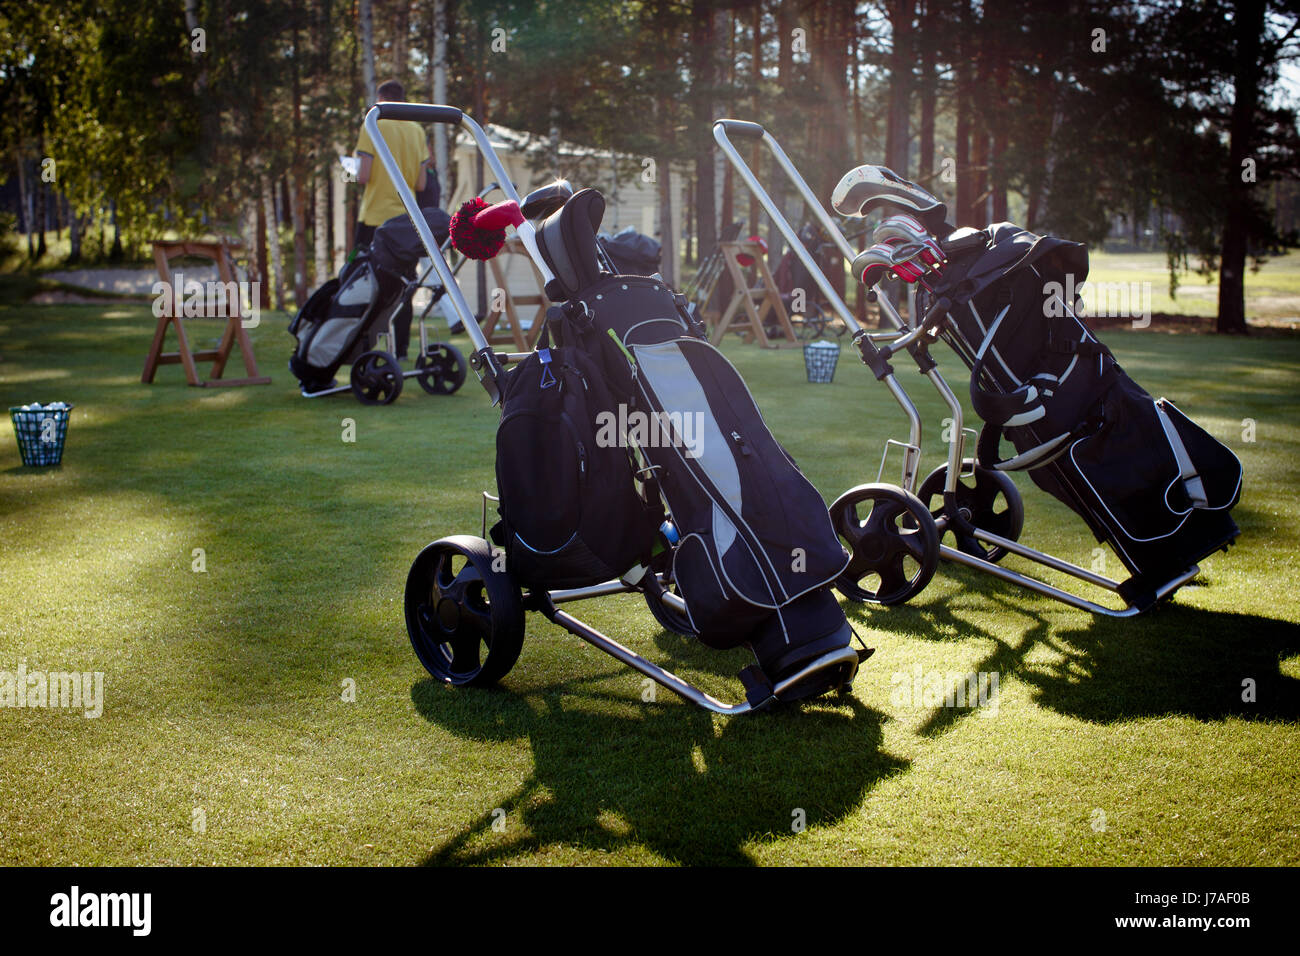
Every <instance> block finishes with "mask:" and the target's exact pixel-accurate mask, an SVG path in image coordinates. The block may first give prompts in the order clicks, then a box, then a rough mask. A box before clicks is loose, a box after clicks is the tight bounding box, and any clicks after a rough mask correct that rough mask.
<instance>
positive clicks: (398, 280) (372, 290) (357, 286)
mask: <svg viewBox="0 0 1300 956" xmlns="http://www.w3.org/2000/svg"><path fill="white" fill-rule="evenodd" d="M422 212H423V213H424V218H425V221H426V222H427V223H428V224H429V227H430V229H432V230H433V234H434V238H435V239H436V240H437V241H438V243H439V244H442V243H443V242H444V241H445V240H446V238H447V231H448V227H449V225H450V221H451V220H450V217H449V216H448V215H447V213H446V212H445V211H443V210H441V209H424V210H422ZM422 255H424V251H423V246H421V244H420V237H419V234H418V233H416V231H415V227H414V226H413V225H411V221H410V219H408V218H407V217H406V216H404V215H403V216H394V217H393V218H392V219H389V220H388V221H387V222H385V223H384V224H383V225H381V226H380V227H379V228H378V229H376V230H375V235H374V238H373V239H372V240H371V242H370V246H369V248H360V249H358V250H357V253H356V255H355V256H353V257H352V259H351V260H349V261H348V263H347V264H346V265H344V267H343V268H342V269H341V270H340V271H339V274H338V276H337V277H335V278H333V279H330V280H329V281H328V282H326V283H325V284H324V285H322V286H321V287H320V288H319V289H317V290H316V291H315V292H313V293H312V295H311V297H310V298H309V299H308V300H307V303H306V304H305V305H304V306H303V307H302V308H301V309H300V310H299V311H298V314H297V315H296V316H294V319H293V321H292V322H290V323H289V334H290V335H292V336H293V337H294V338H295V339H296V340H297V346H296V347H295V349H294V354H293V357H292V358H291V359H290V360H289V369H290V371H292V372H293V374H294V375H295V376H297V378H298V381H299V382H301V383H302V386H303V389H304V391H307V392H313V391H317V390H319V389H321V388H326V387H328V386H329V384H330V382H331V380H332V379H333V378H334V375H335V373H336V372H337V371H338V369H339V366H340V365H347V364H350V363H351V362H353V361H354V360H355V359H356V358H357V356H358V355H360V354H361V353H362V352H364V351H366V350H367V349H369V348H371V347H373V342H374V339H375V337H376V336H377V335H378V334H379V333H380V332H382V331H385V330H386V328H387V323H388V320H389V318H390V316H393V315H395V314H396V312H397V311H398V310H399V309H400V308H401V307H402V306H403V305H404V304H405V303H406V302H407V301H409V297H410V296H411V295H413V294H414V292H415V288H416V287H415V285H414V284H413V283H410V282H407V281H406V280H408V279H410V278H412V277H414V274H415V265H416V263H417V262H419V260H420V257H421V256H422Z"/></svg>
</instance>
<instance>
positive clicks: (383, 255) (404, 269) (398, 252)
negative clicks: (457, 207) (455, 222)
mask: <svg viewBox="0 0 1300 956" xmlns="http://www.w3.org/2000/svg"><path fill="white" fill-rule="evenodd" d="M420 212H421V213H422V214H423V215H424V221H425V222H426V223H428V224H429V229H430V231H432V232H433V238H434V241H435V242H437V243H438V245H440V246H441V245H442V244H443V243H445V242H446V241H447V235H448V233H449V231H450V230H451V216H449V215H448V214H447V212H446V211H445V210H442V209H438V208H436V207H430V208H428V209H421V210H420ZM370 254H371V256H372V258H373V260H374V263H375V265H376V266H378V267H379V268H381V269H388V270H389V271H391V272H395V273H397V274H398V275H407V274H409V273H410V272H411V271H412V270H413V269H414V268H415V264H416V263H417V262H419V261H420V259H421V258H422V257H424V256H426V255H427V254H428V253H426V252H425V249H424V243H422V242H421V241H420V234H419V233H418V232H416V231H415V226H414V225H412V224H411V220H410V218H408V217H407V216H406V215H405V214H403V215H400V216H394V217H393V218H392V219H389V220H388V221H387V222H385V223H384V224H383V225H381V226H380V227H379V228H378V229H376V230H375V236H374V238H373V239H372V240H371V241H370Z"/></svg>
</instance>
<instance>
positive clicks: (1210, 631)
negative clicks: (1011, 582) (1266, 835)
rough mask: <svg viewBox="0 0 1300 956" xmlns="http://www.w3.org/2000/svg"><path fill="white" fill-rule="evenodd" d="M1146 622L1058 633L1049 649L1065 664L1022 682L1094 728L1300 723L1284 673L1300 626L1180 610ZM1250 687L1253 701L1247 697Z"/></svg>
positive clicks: (1027, 672) (1299, 692) (1098, 624)
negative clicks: (1169, 722)
mask: <svg viewBox="0 0 1300 956" xmlns="http://www.w3.org/2000/svg"><path fill="white" fill-rule="evenodd" d="M1140 620H1141V626H1134V622H1133V621H1124V620H1113V619H1109V618H1105V619H1097V620H1095V621H1093V622H1092V625H1091V626H1090V627H1087V628H1077V629H1074V630H1066V631H1059V632H1057V633H1055V634H1054V635H1052V637H1051V640H1050V643H1051V645H1052V646H1053V647H1054V648H1055V649H1056V650H1057V651H1058V652H1059V654H1060V657H1059V658H1057V659H1056V660H1054V661H1052V662H1051V663H1050V664H1046V665H1041V666H1036V667H1031V668H1026V669H1022V670H1021V671H1020V672H1019V673H1018V674H1017V676H1018V677H1019V678H1020V679H1021V680H1023V681H1025V682H1026V683H1028V684H1029V685H1030V686H1032V687H1033V688H1035V690H1036V691H1037V695H1036V696H1037V699H1038V701H1039V703H1041V704H1042V705H1043V706H1045V707H1050V708H1051V709H1052V710H1055V711H1057V712H1059V713H1062V714H1066V715H1069V716H1072V717H1077V718H1079V719H1081V720H1087V721H1092V722H1094V723H1112V722H1116V721H1123V720H1131V719H1134V718H1139V717H1163V716H1170V715H1185V716H1188V717H1194V718H1196V719H1198V720H1224V719H1227V718H1229V717H1239V718H1243V719H1257V720H1280V721H1294V720H1296V719H1298V718H1300V680H1296V679H1295V678H1293V677H1289V676H1288V675H1286V674H1284V673H1282V671H1281V668H1280V664H1281V661H1282V660H1283V659H1285V658H1287V657H1291V656H1293V655H1295V654H1297V653H1300V626H1297V625H1296V624H1295V623H1293V622H1290V621H1281V620H1275V619H1273V618H1267V617H1259V616H1256V615H1249V614H1230V613H1222V612H1215V611H1204V610H1200V609H1198V608H1191V607H1184V606H1179V605H1177V604H1174V605H1167V606H1162V607H1159V608H1157V609H1155V610H1154V611H1151V612H1148V613H1147V614H1145V615H1143V616H1142V618H1141V619H1140ZM1247 681H1249V682H1251V683H1250V684H1246V683H1245V682H1247ZM1248 690H1253V697H1254V699H1253V700H1245V699H1243V697H1249V696H1250V694H1248V693H1247V692H1248Z"/></svg>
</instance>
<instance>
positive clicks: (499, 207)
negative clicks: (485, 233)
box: [474, 199, 524, 230]
mask: <svg viewBox="0 0 1300 956" xmlns="http://www.w3.org/2000/svg"><path fill="white" fill-rule="evenodd" d="M523 221H524V217H523V214H522V213H521V212H520V211H519V203H517V202H515V201H514V200H513V199H506V200H504V201H503V202H499V203H497V204H496V205H495V206H488V207H487V208H486V209H484V210H482V211H481V212H479V213H478V214H477V215H475V216H474V228H476V229H491V230H497V229H504V228H505V227H506V226H517V225H519V224H520V223H521V222H523Z"/></svg>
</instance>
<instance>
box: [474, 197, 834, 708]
mask: <svg viewBox="0 0 1300 956" xmlns="http://www.w3.org/2000/svg"><path fill="white" fill-rule="evenodd" d="M604 206H605V201H604V198H603V197H602V196H601V194H600V193H598V192H596V191H595V190H591V189H588V190H583V191H581V192H578V193H576V194H574V196H573V197H572V199H570V200H569V202H568V203H567V204H566V205H565V206H564V207H563V208H562V209H560V210H559V211H557V212H555V213H554V214H552V215H551V216H550V217H548V218H547V219H546V220H545V221H544V222H542V224H541V225H540V226H539V227H538V230H537V237H538V246H539V247H540V250H541V254H542V256H543V257H544V258H545V259H546V260H547V263H548V265H550V267H551V269H552V271H553V272H554V274H555V276H556V281H555V283H553V288H552V289H551V290H548V292H551V293H558V294H559V296H561V297H562V298H563V299H564V302H563V305H560V306H557V307H554V308H552V309H551V310H550V312H549V313H548V317H547V323H548V327H549V328H550V331H551V334H553V335H554V336H555V338H556V340H557V342H558V343H559V344H560V345H561V346H562V347H565V348H569V349H576V350H579V351H581V352H584V353H586V354H588V355H590V356H592V357H593V358H595V359H596V360H597V364H599V366H600V367H601V368H602V369H603V370H604V377H605V379H606V381H607V382H608V386H609V393H610V398H611V399H612V400H613V403H614V404H612V405H611V406H610V407H609V408H607V409H603V410H602V411H604V412H605V413H606V415H605V416H604V417H603V419H602V420H603V421H604V422H605V424H606V428H605V430H604V433H603V434H598V435H597V444H599V445H602V446H607V445H609V444H611V443H613V444H617V445H620V446H631V447H632V448H633V449H634V451H635V454H636V456H637V457H638V459H639V460H640V462H641V468H640V474H641V476H642V478H643V479H644V480H645V481H646V482H647V484H648V485H649V486H650V487H651V488H652V489H657V491H658V493H660V494H662V497H663V500H664V501H665V502H666V503H667V506H668V511H669V513H670V514H671V522H672V526H671V527H672V530H671V532H670V539H671V540H673V541H674V542H675V547H673V548H672V551H671V568H670V573H669V575H668V578H669V579H670V580H671V583H672V584H673V585H674V586H675V587H676V589H677V592H678V593H679V594H680V596H681V597H682V598H683V599H684V601H685V605H686V615H687V617H688V619H689V622H690V626H691V629H692V630H693V631H694V632H695V633H696V635H697V636H698V637H699V639H700V640H701V641H702V642H703V643H705V644H707V645H709V646H711V647H716V648H729V647H736V646H740V645H742V644H744V645H748V646H749V647H750V648H751V649H752V650H753V652H754V655H755V657H756V658H757V660H758V668H757V669H754V668H749V669H747V671H746V673H744V674H743V675H742V678H743V679H744V681H745V683H746V685H747V689H748V690H749V691H750V695H751V696H752V697H753V696H756V697H757V698H758V699H762V697H763V696H764V694H765V693H769V692H770V688H771V686H772V685H774V684H776V683H777V682H779V681H780V680H781V679H782V678H784V677H786V676H788V675H790V674H792V673H794V672H796V671H797V670H799V669H800V668H801V667H802V666H803V665H805V664H807V663H808V662H809V661H811V660H812V659H814V658H816V657H818V656H820V655H822V654H825V653H827V652H828V651H833V650H837V649H840V648H845V647H847V646H848V644H849V641H850V638H851V634H852V632H851V630H850V628H849V626H848V622H847V621H846V620H845V617H844V613H843V611H842V610H841V609H840V607H839V604H838V602H837V601H836V600H835V597H834V595H833V593H832V592H831V589H830V588H831V585H832V584H833V582H834V581H835V579H836V577H837V576H838V575H839V574H840V572H841V571H843V570H844V567H845V565H846V563H847V560H848V557H847V555H846V554H845V552H844V550H843V548H842V547H841V545H840V543H839V540H838V538H837V537H836V534H835V531H834V529H833V528H832V526H831V523H830V519H829V516H828V515H827V511H826V505H825V502H824V501H823V500H822V498H821V495H820V494H819V493H818V492H817V490H816V489H815V488H814V487H813V486H812V484H811V483H810V482H809V481H808V479H807V478H805V477H804V476H803V474H802V473H801V472H800V471H799V469H798V468H797V467H796V466H795V464H794V462H793V460H792V459H791V458H790V457H789V455H787V454H786V452H785V450H784V449H783V448H782V447H781V446H780V445H779V444H778V443H777V441H776V439H775V438H774V437H773V436H772V433H771V432H770V431H769V430H768V428H767V425H766V424H765V423H764V421H763V417H762V415H761V413H760V412H759V410H758V407H757V405H756V404H755V403H754V399H753V397H752V396H751V395H750V393H749V390H748V388H746V386H745V383H744V381H743V380H742V379H741V377H740V375H739V373H738V372H737V371H736V369H735V367H734V366H732V364H731V363H730V362H729V361H728V360H727V359H726V358H725V357H724V356H723V355H722V353H720V352H719V351H717V350H716V349H715V348H713V346H711V345H710V344H709V343H708V342H707V341H706V340H705V339H704V337H703V330H702V329H700V328H699V327H698V326H696V325H695V323H694V322H693V321H692V320H691V319H690V317H689V313H688V312H687V309H686V301H685V298H684V297H683V296H680V295H677V294H674V293H673V292H671V291H670V290H669V289H668V288H666V287H665V286H664V285H663V284H662V283H660V282H659V281H657V280H656V279H653V278H648V277H640V276H626V275H609V274H607V273H602V272H601V271H600V269H599V266H598V256H597V249H596V229H597V228H598V227H599V224H600V218H601V215H602V214H603V211H604ZM553 297H556V296H555V295H553ZM498 454H504V455H509V454H510V450H509V448H508V447H506V446H502V445H500V444H499V445H498ZM513 467H518V468H527V467H529V463H528V462H526V461H519V462H518V463H517V465H515V466H513ZM501 469H502V463H501V462H500V461H499V462H498V473H500V472H501ZM629 477H630V476H629ZM507 486H508V485H507ZM530 510H532V511H535V510H537V505H536V502H534V501H530V502H525V503H522V507H517V506H516V505H515V504H514V503H512V502H511V501H510V500H508V496H507V494H506V492H505V487H503V489H502V512H503V514H504V515H505V517H506V519H507V521H506V523H507V525H509V524H511V523H512V521H513V518H512V515H513V514H518V513H520V512H523V515H524V517H523V518H522V519H521V520H524V521H527V520H529V519H528V517H527V514H528V512H529V511H530ZM512 530H513V533H514V534H517V533H518V528H514V529H512ZM621 533H622V532H621V530H619V529H615V528H607V529H606V535H607V536H618V535H620V534H621ZM509 536H510V535H509V534H508V535H507V537H509ZM507 553H508V554H509V553H511V549H510V547H509V545H507ZM809 689H810V690H812V689H813V688H812V687H810V688H809Z"/></svg>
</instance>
